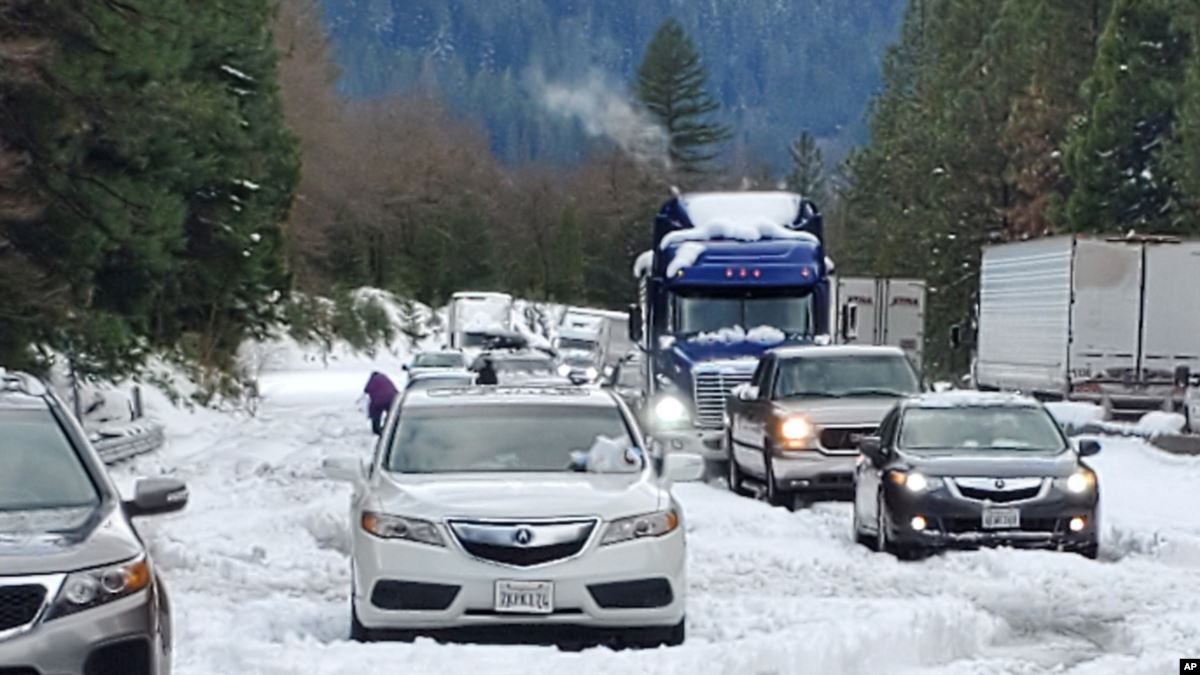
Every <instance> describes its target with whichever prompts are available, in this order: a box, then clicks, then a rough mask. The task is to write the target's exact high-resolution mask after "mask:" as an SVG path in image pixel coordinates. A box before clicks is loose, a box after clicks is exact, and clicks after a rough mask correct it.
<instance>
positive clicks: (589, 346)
mask: <svg viewBox="0 0 1200 675" xmlns="http://www.w3.org/2000/svg"><path fill="white" fill-rule="evenodd" d="M558 348H559V349H562V350H570V349H577V350H579V351H581V352H591V351H595V349H596V343H595V342H592V341H591V340H583V339H580V338H559V339H558Z"/></svg>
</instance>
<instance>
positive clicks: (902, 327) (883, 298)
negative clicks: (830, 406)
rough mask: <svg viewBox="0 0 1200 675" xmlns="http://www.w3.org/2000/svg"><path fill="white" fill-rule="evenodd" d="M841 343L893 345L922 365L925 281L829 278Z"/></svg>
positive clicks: (836, 336)
mask: <svg viewBox="0 0 1200 675" xmlns="http://www.w3.org/2000/svg"><path fill="white" fill-rule="evenodd" d="M829 287H830V292H831V294H832V296H833V297H832V301H831V302H830V303H829V305H830V309H831V311H832V314H833V316H832V317H830V321H829V325H830V327H831V329H832V330H833V334H834V340H835V341H836V342H837V343H838V344H863V345H889V346H892V347H899V348H901V349H903V350H904V351H905V353H907V354H908V357H909V359H910V360H911V361H912V362H913V365H914V366H916V367H917V368H918V369H920V368H921V361H922V356H923V351H924V343H925V282H924V281H921V280H919V279H881V278H875V277H838V276H834V277H831V278H830V281H829Z"/></svg>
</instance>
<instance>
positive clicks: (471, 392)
mask: <svg viewBox="0 0 1200 675" xmlns="http://www.w3.org/2000/svg"><path fill="white" fill-rule="evenodd" d="M425 394H426V395H427V396H429V397H431V398H433V397H437V398H441V397H448V396H588V395H590V394H591V390H589V389H585V388H583V387H576V386H573V385H547V386H530V385H525V386H514V385H500V386H495V385H475V386H471V387H439V388H437V389H427V390H425Z"/></svg>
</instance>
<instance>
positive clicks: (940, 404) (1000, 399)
mask: <svg viewBox="0 0 1200 675" xmlns="http://www.w3.org/2000/svg"><path fill="white" fill-rule="evenodd" d="M1040 405H1041V404H1040V403H1038V402H1037V400H1035V399H1033V398H1030V397H1028V396H1023V395H1021V394H1012V393H1004V392H984V391H966V390H962V391H944V392H936V393H929V394H921V395H919V396H915V397H913V398H912V399H910V401H909V403H908V406H909V407H914V408H974V407H983V408H1001V407H1005V408H1033V407H1038V406H1040Z"/></svg>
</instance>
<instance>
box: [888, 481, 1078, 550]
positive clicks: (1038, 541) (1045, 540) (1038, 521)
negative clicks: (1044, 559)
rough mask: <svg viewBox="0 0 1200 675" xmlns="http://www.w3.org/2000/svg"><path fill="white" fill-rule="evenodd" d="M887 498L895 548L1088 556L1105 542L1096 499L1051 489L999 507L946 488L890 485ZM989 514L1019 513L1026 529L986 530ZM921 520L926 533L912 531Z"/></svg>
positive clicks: (889, 523) (891, 534)
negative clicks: (1077, 521)
mask: <svg viewBox="0 0 1200 675" xmlns="http://www.w3.org/2000/svg"><path fill="white" fill-rule="evenodd" d="M885 495H886V497H885V498H886V499H887V507H888V508H887V511H888V515H889V517H888V518H887V522H886V523H885V526H886V527H887V528H888V533H887V534H888V539H889V540H890V541H892V542H893V543H895V544H900V545H905V546H911V547H916V548H929V549H943V548H952V549H953V548H957V549H975V548H980V547H984V546H1011V547H1013V548H1035V549H1051V550H1069V551H1083V550H1087V549H1089V548H1094V547H1095V546H1096V543H1097V541H1098V538H1099V532H1100V520H1099V509H1098V508H1097V505H1098V497H1097V495H1096V494H1092V495H1085V496H1074V495H1068V494H1066V493H1064V492H1061V491H1059V490H1057V489H1051V490H1049V491H1047V492H1046V494H1044V495H1042V496H1039V497H1035V498H1033V499H1028V500H1023V501H1020V502H1012V503H996V504H985V503H984V502H981V501H976V500H973V499H966V498H963V497H960V496H956V495H954V494H953V493H952V492H951V491H950V490H949V489H948V488H946V487H942V488H939V489H937V490H933V491H931V492H929V493H926V494H921V495H913V494H911V493H907V494H906V490H905V489H904V488H899V487H894V486H890V487H889V489H887V490H885ZM985 509H1018V510H1019V511H1020V520H1021V525H1020V526H1019V527H1016V528H1011V529H996V530H991V529H984V527H983V512H984V510H985ZM916 516H921V517H922V518H924V519H925V521H926V525H925V528H924V529H923V530H917V529H914V528H913V527H912V519H913V518H914V517H916ZM1076 517H1079V518H1083V519H1084V527H1083V529H1082V530H1080V531H1078V532H1074V531H1071V529H1070V527H1069V523H1070V521H1071V519H1072V518H1076Z"/></svg>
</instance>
